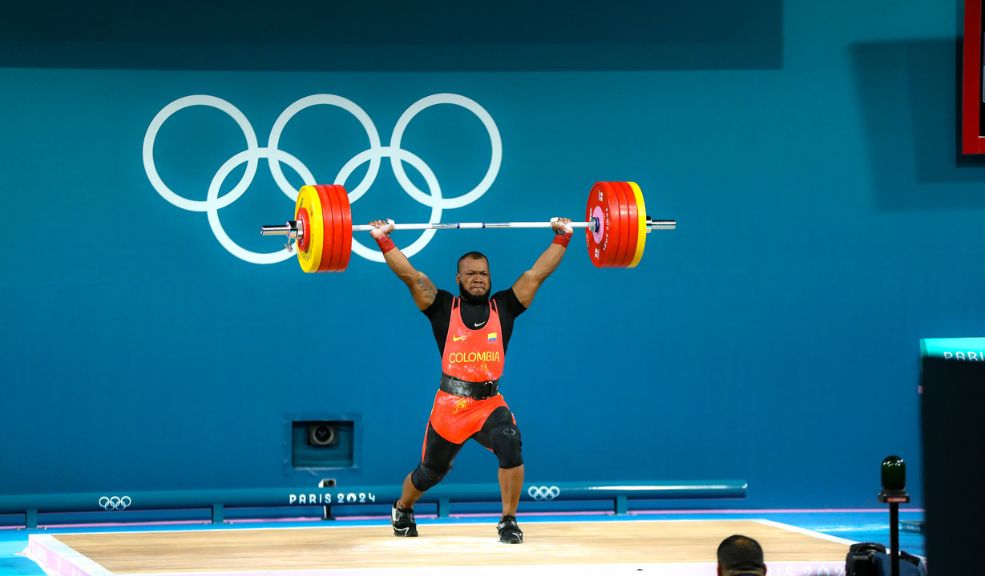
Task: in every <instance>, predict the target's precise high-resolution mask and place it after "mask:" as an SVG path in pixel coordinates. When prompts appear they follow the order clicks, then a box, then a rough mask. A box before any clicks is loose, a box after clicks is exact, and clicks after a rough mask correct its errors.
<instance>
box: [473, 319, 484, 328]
mask: <svg viewBox="0 0 985 576" xmlns="http://www.w3.org/2000/svg"><path fill="white" fill-rule="evenodd" d="M486 322H488V320H487V321H486ZM485 324H486V323H485V322H476V323H475V324H473V326H475V327H476V328H479V327H481V326H485Z"/></svg>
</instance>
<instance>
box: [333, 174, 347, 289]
mask: <svg viewBox="0 0 985 576" xmlns="http://www.w3.org/2000/svg"><path fill="white" fill-rule="evenodd" d="M332 188H334V189H335V197H336V198H337V199H338V201H339V208H340V210H341V212H342V242H341V244H339V247H340V250H341V253H340V254H339V259H338V261H337V262H336V263H335V264H336V266H335V270H336V271H338V272H342V271H344V270H345V269H346V268H347V267H348V266H349V257H350V256H352V207H351V206H350V205H349V193H348V192H346V191H345V187H344V186H339V185H335V186H332Z"/></svg>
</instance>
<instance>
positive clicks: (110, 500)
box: [99, 496, 133, 510]
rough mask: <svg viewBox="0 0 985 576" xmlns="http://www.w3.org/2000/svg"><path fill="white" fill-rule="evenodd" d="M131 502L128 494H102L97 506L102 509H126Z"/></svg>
mask: <svg viewBox="0 0 985 576" xmlns="http://www.w3.org/2000/svg"><path fill="white" fill-rule="evenodd" d="M131 504H133V499H132V498H130V497H129V496H103V497H102V498H100V499H99V507H100V508H102V509H103V510H126V509H127V508H129V507H130V505H131Z"/></svg>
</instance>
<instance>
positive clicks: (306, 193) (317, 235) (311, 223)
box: [294, 186, 325, 272]
mask: <svg viewBox="0 0 985 576" xmlns="http://www.w3.org/2000/svg"><path fill="white" fill-rule="evenodd" d="M302 208H304V209H305V210H306V211H307V212H308V227H309V228H310V230H305V231H304V234H305V236H307V237H308V240H307V241H306V243H307V244H308V249H307V250H301V249H300V247H299V248H298V263H299V264H301V269H302V270H304V271H305V272H317V271H318V266H319V265H321V259H322V251H323V249H324V247H325V216H324V215H323V213H322V204H321V200H320V199H319V198H318V191H317V190H315V187H314V186H302V187H301V190H299V191H298V201H297V204H296V205H295V208H294V217H295V220H297V219H298V213H299V212H300V211H301V209H302Z"/></svg>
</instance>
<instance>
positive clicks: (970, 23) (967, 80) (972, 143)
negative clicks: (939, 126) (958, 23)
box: [961, 0, 985, 154]
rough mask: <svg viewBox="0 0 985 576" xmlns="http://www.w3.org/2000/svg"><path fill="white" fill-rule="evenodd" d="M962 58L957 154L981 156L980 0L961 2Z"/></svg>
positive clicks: (984, 139)
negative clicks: (959, 140)
mask: <svg viewBox="0 0 985 576" xmlns="http://www.w3.org/2000/svg"><path fill="white" fill-rule="evenodd" d="M963 56H964V65H963V66H962V73H961V76H962V79H961V80H962V82H961V152H962V153H964V154H985V130H983V129H982V119H983V113H982V112H983V107H985V92H983V86H982V0H965V3H964V55H963Z"/></svg>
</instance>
